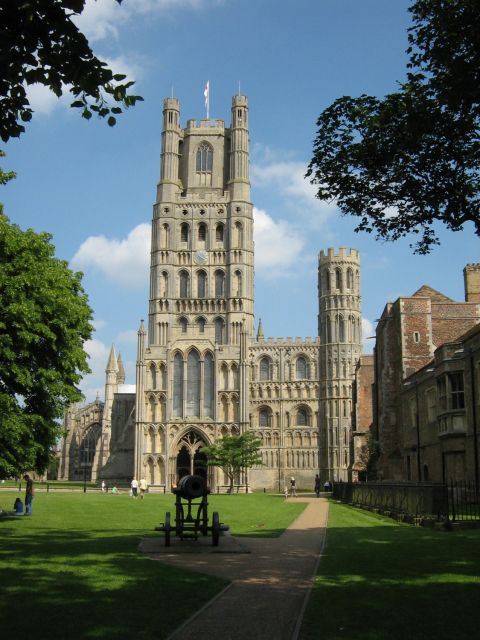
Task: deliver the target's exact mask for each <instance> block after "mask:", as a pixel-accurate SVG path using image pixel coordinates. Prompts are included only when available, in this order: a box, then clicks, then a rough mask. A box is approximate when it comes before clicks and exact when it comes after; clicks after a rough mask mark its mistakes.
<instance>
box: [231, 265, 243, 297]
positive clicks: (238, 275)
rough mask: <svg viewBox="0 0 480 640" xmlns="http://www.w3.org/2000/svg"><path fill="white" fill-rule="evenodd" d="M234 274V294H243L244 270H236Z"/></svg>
mask: <svg viewBox="0 0 480 640" xmlns="http://www.w3.org/2000/svg"><path fill="white" fill-rule="evenodd" d="M233 275H234V287H233V295H234V296H241V295H242V272H241V271H235V273H234V274H233Z"/></svg>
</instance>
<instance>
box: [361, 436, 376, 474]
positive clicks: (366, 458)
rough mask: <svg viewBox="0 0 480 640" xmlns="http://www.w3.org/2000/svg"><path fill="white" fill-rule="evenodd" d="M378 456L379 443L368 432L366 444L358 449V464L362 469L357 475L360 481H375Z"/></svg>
mask: <svg viewBox="0 0 480 640" xmlns="http://www.w3.org/2000/svg"><path fill="white" fill-rule="evenodd" d="M379 456H380V443H379V442H378V440H375V438H374V436H373V433H372V432H369V434H368V436H367V439H366V442H365V444H364V445H362V447H361V449H360V455H359V457H358V462H359V463H360V464H361V465H362V467H363V469H362V471H361V472H360V473H359V476H360V477H361V479H362V480H375V479H376V477H377V461H378V458H379Z"/></svg>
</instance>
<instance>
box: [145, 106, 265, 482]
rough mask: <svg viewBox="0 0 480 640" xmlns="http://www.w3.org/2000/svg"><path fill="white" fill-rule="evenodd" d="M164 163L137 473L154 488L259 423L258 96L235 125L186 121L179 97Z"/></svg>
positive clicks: (168, 114)
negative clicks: (251, 402)
mask: <svg viewBox="0 0 480 640" xmlns="http://www.w3.org/2000/svg"><path fill="white" fill-rule="evenodd" d="M160 164H161V166H160V182H159V184H158V186H157V197H156V203H155V205H154V207H153V220H152V243H151V266H150V300H149V311H148V333H147V332H146V331H145V328H144V326H143V323H142V325H141V327H140V330H139V334H138V359H137V396H136V398H137V399H136V403H137V406H136V446H135V474H136V475H137V476H146V477H147V480H148V481H149V483H150V484H152V485H155V484H157V485H158V484H169V483H171V484H173V483H175V482H176V481H177V480H178V479H179V477H180V475H181V474H183V472H184V471H186V470H187V471H188V472H194V471H199V468H200V467H199V468H198V469H197V468H196V467H195V464H196V463H195V460H196V459H197V460H199V459H200V458H199V452H200V449H201V447H202V446H203V445H205V444H210V443H211V442H213V441H214V440H215V439H217V438H218V437H221V436H222V435H225V433H240V432H241V431H243V430H244V429H245V428H246V426H247V424H248V402H247V389H246V386H247V385H246V379H247V376H246V374H245V371H243V369H245V368H246V366H247V356H246V349H247V341H248V338H249V337H251V336H253V324H254V317H253V211H252V209H253V207H252V203H251V201H250V181H249V131H248V100H247V98H246V97H245V96H241V95H237V96H234V97H233V98H232V110H231V126H230V128H226V127H225V125H224V121H223V120H216V119H215V120H214V119H206V120H200V121H199V122H197V121H195V120H188V122H187V126H186V127H185V128H182V127H181V126H180V105H179V101H178V100H177V99H176V98H167V99H165V101H164V108H163V126H162V149H161V163H160ZM179 461H181V463H180V462H179ZM180 466H181V469H180ZM188 466H190V468H189V469H188ZM200 466H201V465H200ZM210 473H213V472H212V471H211V472H210ZM210 480H213V478H211V479H210Z"/></svg>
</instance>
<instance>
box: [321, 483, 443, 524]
mask: <svg viewBox="0 0 480 640" xmlns="http://www.w3.org/2000/svg"><path fill="white" fill-rule="evenodd" d="M333 497H334V498H336V499H337V500H340V501H341V502H347V503H349V504H353V505H356V506H359V507H363V508H366V509H375V510H378V511H381V512H383V513H387V514H389V515H390V514H392V515H403V514H405V515H409V516H413V517H417V518H418V517H429V518H435V519H437V520H442V519H443V520H445V519H447V517H448V503H447V500H446V492H445V487H444V485H443V484H436V483H432V482H428V483H427V482H419V483H414V482H395V483H394V482H353V483H350V482H339V483H337V484H335V485H334V488H333Z"/></svg>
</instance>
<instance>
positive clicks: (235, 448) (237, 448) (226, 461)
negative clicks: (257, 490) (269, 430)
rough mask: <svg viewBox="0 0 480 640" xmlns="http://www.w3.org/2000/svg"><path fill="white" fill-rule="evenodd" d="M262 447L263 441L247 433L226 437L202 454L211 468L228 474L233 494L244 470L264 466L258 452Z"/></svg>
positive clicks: (204, 450) (205, 449)
mask: <svg viewBox="0 0 480 640" xmlns="http://www.w3.org/2000/svg"><path fill="white" fill-rule="evenodd" d="M260 446H261V440H260V439H259V438H257V436H256V435H255V434H254V433H252V432H251V431H246V432H245V433H242V434H241V435H240V436H224V437H223V438H222V440H219V441H218V442H216V443H215V444H212V445H211V446H210V447H204V448H203V449H202V453H205V455H206V456H207V458H208V463H207V464H208V465H209V466H211V467H221V468H222V469H223V471H224V472H225V473H226V474H227V477H228V480H229V484H230V489H229V491H230V493H232V492H233V484H234V481H235V478H236V477H238V476H239V474H240V471H241V470H242V469H249V468H251V467H253V466H255V465H257V464H262V458H261V456H260V453H259V451H258V450H259V449H260Z"/></svg>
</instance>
